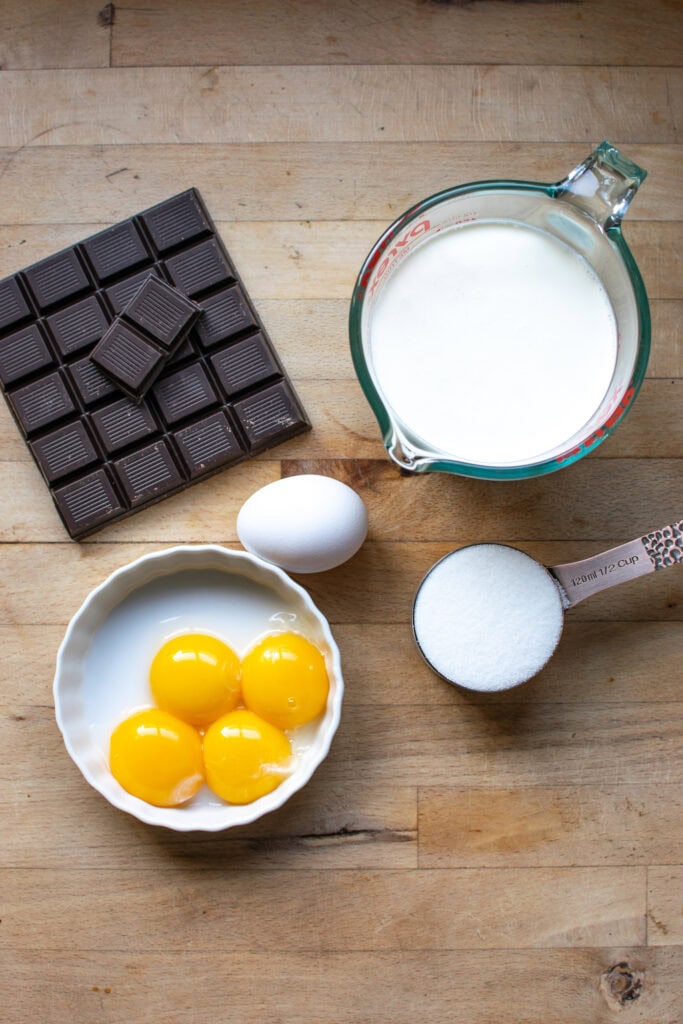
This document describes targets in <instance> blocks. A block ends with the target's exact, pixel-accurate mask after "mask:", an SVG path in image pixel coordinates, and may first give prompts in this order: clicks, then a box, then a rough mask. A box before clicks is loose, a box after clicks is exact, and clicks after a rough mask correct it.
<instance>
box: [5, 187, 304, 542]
mask: <svg viewBox="0 0 683 1024" xmlns="http://www.w3.org/2000/svg"><path fill="white" fill-rule="evenodd" d="M150 274H153V275H156V276H157V277H159V278H161V279H162V280H163V281H166V282H168V283H170V284H171V285H172V286H173V287H175V288H177V289H178V290H179V291H181V292H183V293H184V294H185V295H186V296H187V297H188V298H190V299H192V300H193V301H194V302H196V303H197V304H198V305H199V306H200V308H201V310H202V315H201V317H200V319H199V321H198V323H197V325H196V327H195V328H194V329H193V330H192V331H191V332H190V335H189V336H188V338H187V339H186V340H185V341H184V342H183V344H182V345H181V347H180V349H179V350H178V351H177V352H176V353H175V355H174V356H173V357H172V358H171V359H170V361H169V363H168V364H167V366H166V367H165V369H164V371H163V372H162V374H161V375H160V376H159V378H158V379H157V381H156V383H155V384H154V385H153V386H152V388H151V389H150V391H149V392H148V393H147V394H146V395H145V397H144V398H143V400H142V401H141V402H140V403H139V404H135V403H134V402H133V401H131V400H130V399H129V398H127V397H125V396H123V395H122V394H121V392H120V391H119V390H117V388H116V387H115V386H114V385H113V384H112V383H111V382H110V381H109V380H108V379H107V377H105V375H104V374H102V373H101V372H100V371H99V370H98V368H97V367H96V366H95V365H94V363H92V361H91V360H90V358H89V354H90V352H91V351H92V349H93V348H94V346H95V345H96V344H97V342H98V341H99V340H100V339H101V338H102V336H103V335H104V333H105V332H106V330H107V329H108V327H109V325H110V323H111V322H112V321H113V319H114V317H115V316H116V315H117V314H118V313H120V312H121V310H122V309H123V308H124V307H125V305H126V304H127V303H128V302H129V301H130V299H131V298H132V297H133V296H134V295H135V293H136V292H137V291H138V289H139V288H140V286H141V285H142V284H143V282H144V281H145V280H146V279H147V277H148V276H149V275H150ZM0 383H1V384H2V387H3V389H4V391H5V396H6V398H7V401H8V404H9V406H10V409H11V411H12V414H13V415H14V418H15V420H16V422H17V424H18V426H19V429H20V430H21V432H22V434H23V436H24V438H25V439H26V441H27V443H28V447H29V449H30V451H31V452H32V454H33V457H34V458H35V460H36V462H37V464H38V466H39V467H40V470H41V472H42V474H43V476H44V478H45V481H46V483H47V484H48V487H49V488H50V492H51V494H52V497H53V500H54V502H55V505H56V506H57V510H58V511H59V513H60V515H61V517H62V521H63V522H64V525H65V526H66V529H67V531H68V532H69V534H70V536H72V537H74V538H81V537H84V536H86V535H88V534H90V533H92V532H93V531H95V530H97V529H99V528H100V527H101V526H104V525H105V524H106V523H109V522H114V521H116V520H118V519H122V518H124V517H125V516H128V515H130V514H131V513H132V512H134V511H137V510H138V509H141V508H145V507H147V506H149V505H151V504H153V503H154V502H156V501H159V500H160V499H162V498H164V497H167V496H168V495H170V494H173V493H175V492H177V491H180V490H183V489H185V488H186V487H188V486H190V485H191V484H192V483H194V482H195V481H197V480H200V479H202V478H204V477H207V476H209V475H211V474H212V473H214V472H217V471H218V470H219V469H221V468H223V467H226V466H229V465H232V464H234V463H236V462H239V461H241V460H242V459H245V458H249V457H250V456H252V455H255V454H257V453H258V452H261V451H264V450H266V449H268V448H271V447H273V446H274V445H277V444H280V443H281V442H282V441H285V440H287V439H289V438H290V437H294V436H296V435H297V434H300V433H302V432H303V431H305V430H308V429H310V423H309V421H308V418H307V416H306V413H305V411H304V409H303V407H302V405H301V403H300V401H299V399H298V397H297V395H296V393H295V392H294V389H293V388H292V385H291V382H290V381H289V379H288V377H287V375H286V373H285V371H284V369H283V367H282V364H281V362H280V360H279V359H278V356H277V353H276V352H275V349H274V347H273V345H272V343H271V341H270V339H269V337H268V335H267V333H266V330H265V328H264V326H263V324H262V323H261V321H260V319H259V317H258V315H257V314H256V311H255V310H254V308H253V306H252V304H251V302H250V300H249V297H248V295H247V293H246V290H245V289H244V286H243V284H242V281H241V279H240V277H239V274H238V273H237V271H236V269H235V267H234V265H233V263H232V261H231V259H230V257H229V255H228V253H227V252H226V250H225V247H224V246H223V244H222V242H221V240H220V237H219V236H218V234H217V232H216V229H215V227H214V225H213V223H212V221H211V218H210V216H209V214H208V212H207V210H206V207H205V206H204V204H203V202H202V199H201V197H200V195H199V193H198V192H197V191H196V190H195V189H190V190H188V191H187V192H182V193H180V194H179V195H177V196H174V197H172V198H171V199H168V200H166V201H165V202H162V203H159V204H158V205H157V206H154V207H152V208H151V209H149V210H145V211H143V212H142V213H140V214H137V215H136V216H134V217H131V218H129V219H128V220H126V221H124V222H122V223H121V224H117V225H115V226H114V227H112V228H108V229H106V230H105V231H101V232H99V233H98V234H97V235H94V236H92V237H91V238H88V239H85V240H84V241H83V242H80V243H78V244H76V245H74V246H72V247H71V248H69V249H65V250H63V251H62V252H59V253H56V254H55V255H54V256H49V257H47V259H44V260H41V261H40V262H39V263H36V264H34V265H33V266H31V267H28V268H27V269H25V270H23V271H20V272H18V273H16V274H14V275H13V276H11V277H9V278H6V279H5V280H3V281H0Z"/></svg>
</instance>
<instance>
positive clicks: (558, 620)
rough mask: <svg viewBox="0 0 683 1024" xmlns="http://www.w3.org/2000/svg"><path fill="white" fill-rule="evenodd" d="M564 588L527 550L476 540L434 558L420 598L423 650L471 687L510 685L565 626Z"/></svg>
mask: <svg viewBox="0 0 683 1024" xmlns="http://www.w3.org/2000/svg"><path fill="white" fill-rule="evenodd" d="M562 622H563V607H562V597H561V594H560V589H559V587H558V586H557V584H556V583H555V582H554V581H553V579H552V577H551V576H550V575H549V574H548V572H547V571H546V570H545V569H544V568H543V566H542V565H539V563H538V562H536V561H535V560H534V559H533V558H531V557H530V556H529V555H526V554H524V552H523V551H518V550H517V549H516V548H510V547H506V546H505V545H503V544H475V545H472V546H471V547H466V548H461V549H460V550H458V551H454V552H452V554H450V555H447V556H446V557H445V558H444V559H442V560H441V561H440V562H437V564H436V565H435V566H434V568H433V569H432V570H431V572H430V573H429V574H428V575H427V576H426V578H425V579H424V581H423V583H422V586H421V587H420V590H419V591H418V594H417V597H416V599H415V607H414V611H413V628H414V630H415V638H416V640H417V643H418V646H419V647H420V649H421V651H422V653H423V655H424V657H425V658H426V659H427V661H428V662H429V663H430V664H431V665H432V667H433V668H434V669H436V671H437V672H438V673H439V674H440V675H442V676H444V677H445V678H446V679H448V680H450V681H451V682H453V683H457V684H458V685H460V686H464V687H467V688H468V689H472V690H505V689H507V688H508V687H511V686H517V685H518V684H519V683H523V682H524V681H525V680H527V679H530V678H531V676H533V675H535V674H536V673H537V672H539V671H540V669H542V668H543V666H544V665H545V663H546V662H547V660H548V659H549V658H550V656H551V655H552V653H553V651H554V650H555V647H556V646H557V643H558V641H559V639H560V634H561V633H562Z"/></svg>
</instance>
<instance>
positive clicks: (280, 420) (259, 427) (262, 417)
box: [233, 381, 306, 449]
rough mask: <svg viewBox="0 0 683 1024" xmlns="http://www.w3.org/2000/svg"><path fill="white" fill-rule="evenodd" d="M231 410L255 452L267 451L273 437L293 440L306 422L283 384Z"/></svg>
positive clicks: (253, 396)
mask: <svg viewBox="0 0 683 1024" xmlns="http://www.w3.org/2000/svg"><path fill="white" fill-rule="evenodd" d="M233 409H234V411H235V414H236V415H237V418H238V420H239V422H240V424H241V425H242V427H243V428H244V432H245V434H246V435H247V437H248V439H249V441H250V442H251V445H252V447H253V448H254V449H256V448H267V447H268V446H269V445H270V444H272V441H273V438H275V437H278V438H279V439H280V440H285V439H286V438H287V437H294V435H295V434H299V433H301V430H302V428H303V427H304V424H305V422H306V421H305V420H304V419H303V417H302V411H301V408H300V406H299V403H298V402H297V400H296V397H295V396H294V394H293V392H292V390H291V388H290V387H289V385H288V384H286V383H285V382H284V381H282V382H280V383H278V384H273V385H271V387H268V388H265V389H264V390H263V391H258V392H257V393H256V394H253V395H249V397H248V398H243V399H242V400H241V401H240V402H235V404H234V406H233Z"/></svg>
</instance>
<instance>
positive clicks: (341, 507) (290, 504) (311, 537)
mask: <svg viewBox="0 0 683 1024" xmlns="http://www.w3.org/2000/svg"><path fill="white" fill-rule="evenodd" d="M367 532H368V513H367V510H366V508H365V505H364V504H363V499H362V498H361V497H360V495H358V494H356V492H355V491H354V490H353V489H352V488H351V487H348V486H347V485H346V484H343V483H341V481H340V480H333V479H332V478H331V477H328V476H316V475H314V474H302V475H301V476H290V477H286V478H285V479H284V480H276V481H275V482H274V483H272V484H267V485H266V486H265V487H262V488H261V489H260V490H259V491H256V493H255V494H252V496H251V497H250V498H248V499H247V501H245V503H244V505H243V506H242V508H241V509H240V513H239V515H238V517H237V535H238V537H239V539H240V540H241V542H242V544H243V545H244V547H245V548H246V549H247V551H250V552H251V553H252V554H253V555H258V556H259V557H260V558H264V559H265V560H266V561H267V562H273V563H274V564H275V565H279V566H280V568H281V569H284V570H285V571H286V572H325V570H327V569H334V567H335V566H337V565H341V564H342V562H345V561H346V560H347V559H348V558H351V556H352V555H355V553H356V551H358V549H359V548H360V546H361V544H362V543H363V541H364V540H365V537H366V535H367Z"/></svg>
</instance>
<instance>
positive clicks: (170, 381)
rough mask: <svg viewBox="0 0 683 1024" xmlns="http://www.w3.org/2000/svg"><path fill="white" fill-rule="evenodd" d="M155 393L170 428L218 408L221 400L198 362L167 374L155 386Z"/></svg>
mask: <svg viewBox="0 0 683 1024" xmlns="http://www.w3.org/2000/svg"><path fill="white" fill-rule="evenodd" d="M153 393H154V397H155V399H156V400H157V404H158V405H159V409H160V410H161V415H162V416H163V417H164V421H165V422H166V423H167V424H168V425H169V426H172V425H173V424H174V423H178V422H179V420H182V419H186V418H187V417H188V416H192V415H194V413H196V412H200V411H201V410H202V409H208V408H209V407H210V406H212V405H216V403H217V401H218V396H217V395H216V392H215V391H214V389H213V386H212V384H211V381H210V380H209V378H208V376H207V374H206V370H205V369H204V368H203V367H202V366H201V364H199V363H196V364H192V365H190V366H185V367H183V368H182V369H180V370H176V371H175V373H171V374H168V375H164V376H163V377H162V378H161V379H160V380H158V381H157V383H156V384H155V385H154V389H153Z"/></svg>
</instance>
